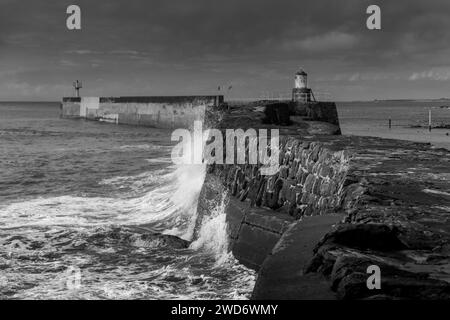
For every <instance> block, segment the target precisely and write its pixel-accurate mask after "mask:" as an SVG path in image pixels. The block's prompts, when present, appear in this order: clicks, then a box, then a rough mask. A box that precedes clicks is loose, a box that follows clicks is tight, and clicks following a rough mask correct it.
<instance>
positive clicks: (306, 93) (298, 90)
mask: <svg viewBox="0 0 450 320" xmlns="http://www.w3.org/2000/svg"><path fill="white" fill-rule="evenodd" d="M311 97H312V98H313V99H314V95H313V93H312V90H311V89H310V88H308V74H307V73H306V72H305V71H304V70H303V69H300V71H298V72H297V73H296V74H295V78H294V89H292V101H295V102H311ZM314 100H315V99H314Z"/></svg>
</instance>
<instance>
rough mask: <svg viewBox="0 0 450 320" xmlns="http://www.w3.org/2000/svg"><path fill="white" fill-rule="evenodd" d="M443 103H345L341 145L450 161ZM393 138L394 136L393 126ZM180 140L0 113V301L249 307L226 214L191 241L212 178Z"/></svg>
mask: <svg viewBox="0 0 450 320" xmlns="http://www.w3.org/2000/svg"><path fill="white" fill-rule="evenodd" d="M443 104H444V103H439V102H432V103H430V102H415V101H409V102H408V101H394V102H383V101H380V102H348V103H338V113H339V117H340V123H341V127H342V131H343V133H344V134H354V135H370V136H379V137H385V138H396V139H406V140H412V141H422V142H430V143H432V144H433V145H436V146H439V147H446V148H449V149H450V137H449V136H447V135H446V133H448V132H450V130H448V129H433V131H432V132H431V133H429V132H428V130H427V129H426V128H414V127H413V126H415V125H417V124H420V125H426V124H427V120H428V108H430V107H431V108H433V109H432V110H433V121H438V122H444V123H450V109H446V108H437V109H436V107H439V106H441V105H443ZM389 118H391V119H392V128H391V130H389V129H388V127H387V123H388V119H389ZM170 134H171V131H168V130H159V129H151V128H141V127H133V126H117V125H112V124H102V123H99V122H91V121H83V120H68V119H60V118H59V104H58V103H0V299H246V298H248V297H249V295H250V293H251V291H252V289H253V286H254V282H255V272H253V271H252V270H249V269H247V268H245V267H244V266H242V265H240V264H239V263H238V262H237V261H236V260H235V259H234V258H233V256H232V255H231V254H230V253H229V248H228V240H227V235H226V224H225V215H224V205H223V203H222V204H221V205H219V206H218V207H215V208H211V210H210V216H209V217H207V219H203V220H202V221H203V223H202V225H201V226H200V230H196V232H195V233H196V234H198V235H199V238H198V239H195V241H194V242H193V243H192V244H191V245H190V246H189V248H185V249H177V248H176V247H173V246H170V245H165V243H163V242H162V241H158V240H155V239H151V238H150V239H149V238H148V237H145V236H144V235H143V232H144V231H147V230H150V231H156V232H162V233H165V234H169V235H176V236H179V237H181V238H183V239H186V240H191V239H192V238H193V234H194V226H195V220H196V205H197V200H198V196H199V192H200V188H201V186H202V183H203V177H204V175H205V167H204V166H175V165H174V164H172V162H171V160H170V153H171V150H172V142H170Z"/></svg>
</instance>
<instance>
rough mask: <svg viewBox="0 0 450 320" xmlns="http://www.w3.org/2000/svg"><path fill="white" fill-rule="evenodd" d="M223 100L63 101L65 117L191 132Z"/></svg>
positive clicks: (106, 98)
mask: <svg viewBox="0 0 450 320" xmlns="http://www.w3.org/2000/svg"><path fill="white" fill-rule="evenodd" d="M222 102H223V96H166V97H164V96H161V97H159V96H155V97H81V98H63V100H62V103H61V116H62V117H63V118H80V119H88V120H96V121H105V122H112V123H117V124H128V125H139V126H150V127H155V128H169V129H171V128H189V127H191V126H192V124H193V123H194V121H196V120H198V121H203V119H204V116H205V110H206V109H207V108H210V107H214V106H219V105H220V104H221V103H222Z"/></svg>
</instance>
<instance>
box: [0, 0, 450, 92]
mask: <svg viewBox="0 0 450 320" xmlns="http://www.w3.org/2000/svg"><path fill="white" fill-rule="evenodd" d="M70 4H77V5H79V6H80V7H81V10H82V30H81V31H69V30H67V28H66V18H67V14H66V8H67V6H68V5H70ZM370 4H378V5H379V6H380V7H381V9H382V30H380V31H369V30H367V28H366V18H367V14H366V13H365V12H366V8H367V6H368V5H370ZM300 67H302V68H304V69H305V70H306V71H307V72H308V74H309V82H310V86H311V87H312V89H313V90H314V91H315V92H316V93H318V94H319V96H323V97H326V98H329V99H334V100H368V99H393V98H442V97H450V1H449V0H427V1H423V0H389V1H382V0H376V1H365V0H345V1H344V0H340V1H337V0H311V1H309V0H308V1H303V0H292V1H291V0H270V1H268V0H223V1H216V0H116V1H111V0H95V1H92V0H91V1H87V0H86V1H83V0H0V100H60V98H61V97H62V96H70V95H72V94H73V90H72V88H71V84H72V81H73V80H75V79H80V80H83V82H84V87H85V88H84V89H83V90H82V94H83V95H85V96H99V95H100V96H120V95H121V96H125V95H179V94H215V93H217V88H218V86H219V85H220V86H222V87H228V86H230V85H232V86H233V88H232V89H231V92H230V93H229V96H230V97H231V98H253V97H261V96H263V95H265V94H267V92H270V93H272V94H279V93H284V94H288V93H289V92H290V90H291V88H292V86H293V76H294V73H295V72H296V71H297V70H298V69H299V68H300Z"/></svg>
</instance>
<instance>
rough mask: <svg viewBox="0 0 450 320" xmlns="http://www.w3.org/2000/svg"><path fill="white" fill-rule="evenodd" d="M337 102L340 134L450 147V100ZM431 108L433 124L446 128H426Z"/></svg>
mask: <svg viewBox="0 0 450 320" xmlns="http://www.w3.org/2000/svg"><path fill="white" fill-rule="evenodd" d="M336 104H337V108H338V114H339V121H340V124H341V129H342V133H343V134H347V135H356V136H374V137H381V138H387V139H401V140H409V141H416V142H424V143H430V144H432V145H433V146H435V147H438V148H446V149H449V150H450V100H434V101H419V100H396V101H370V102H366V101H363V102H357V101H355V102H338V103H336ZM430 110H431V123H432V126H441V127H445V126H447V127H446V128H439V129H432V130H431V132H429V131H428V117H429V111H430ZM389 119H391V129H389Z"/></svg>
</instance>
